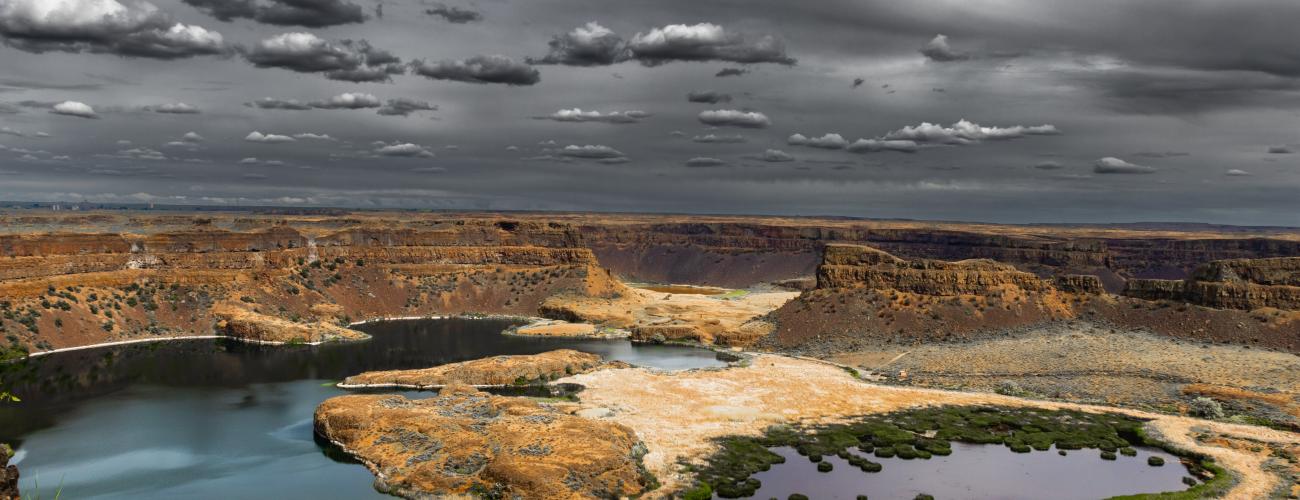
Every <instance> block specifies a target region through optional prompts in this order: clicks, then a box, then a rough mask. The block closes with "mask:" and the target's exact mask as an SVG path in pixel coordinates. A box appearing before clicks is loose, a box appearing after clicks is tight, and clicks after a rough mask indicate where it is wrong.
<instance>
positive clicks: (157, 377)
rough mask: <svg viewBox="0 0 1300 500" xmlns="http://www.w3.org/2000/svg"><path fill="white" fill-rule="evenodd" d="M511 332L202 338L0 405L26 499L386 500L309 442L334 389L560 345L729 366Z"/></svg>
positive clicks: (28, 365)
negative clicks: (272, 342) (385, 374)
mask: <svg viewBox="0 0 1300 500" xmlns="http://www.w3.org/2000/svg"><path fill="white" fill-rule="evenodd" d="M514 324H516V323H514V322H511V321H508V320H493V319H486V320H480V319H438V320H398V321H386V322H375V323H367V324H363V325H358V326H357V327H356V328H357V329H359V330H364V331H366V332H367V333H370V334H371V335H373V336H374V338H373V339H371V340H368V341H364V342H355V343H345V344H327V345H320V346H262V345H251V344H244V343H240V342H234V341H227V340H211V339H207V340H204V339H197V340H183V341H168V342H158V343H148V344H129V345H120V346H110V347H100V348H93V349H85V350H78V351H68V352H62V353H55V354H51V355H47V356H41V357H37V358H32V359H29V360H27V361H25V362H24V363H23V365H22V366H10V367H7V368H6V369H5V371H4V372H3V374H2V376H3V377H4V378H5V380H4V382H5V387H6V388H8V389H9V390H11V391H12V392H13V393H14V394H16V395H18V396H19V397H21V398H22V401H21V402H19V403H14V404H4V405H0V442H5V443H10V444H12V445H14V448H15V449H16V450H17V455H16V456H15V460H16V462H15V463H16V464H17V465H18V466H19V467H20V469H21V471H22V482H21V490H22V492H23V493H24V497H35V496H36V494H37V493H39V494H40V496H41V497H42V498H53V496H54V492H55V491H56V490H57V489H59V487H60V485H62V492H63V495H62V498H69V499H72V498H77V499H79V498H222V499H229V498H314V499H331V498H339V499H353V498H391V497H385V496H383V495H381V494H379V493H377V492H375V491H374V489H373V488H372V487H371V483H372V481H373V477H372V476H371V474H370V472H369V471H367V470H366V469H365V467H363V466H361V465H358V464H353V463H343V462H336V461H334V460H332V459H330V458H329V457H327V456H326V454H325V453H323V452H322V449H321V448H320V446H318V445H317V443H316V442H315V440H314V439H313V437H312V427H311V417H312V412H313V411H315V409H316V405H317V404H319V403H320V402H321V401H323V400H325V399H326V398H329V397H332V396H336V395H339V394H344V393H346V392H345V391H342V390H340V389H337V388H335V387H333V384H334V383H335V382H337V381H338V380H340V379H342V378H343V377H346V376H348V375H353V374H356V373H360V372H363V371H367V370H388V369H403V368H426V367H429V366H434V365H439V364H444V363H451V362H456V361H465V360H469V359H476V358H482V357H486V356H493V355H499V354H534V353H539V352H545V351H549V350H552V349H561V348H569V349H577V350H580V351H585V352H591V353H595V354H600V355H602V356H604V357H605V358H606V359H617V360H622V361H627V362H629V363H632V364H636V365H642V366H652V367H658V368H665V369H684V368H696V367H706V366H722V365H723V364H724V363H723V362H721V361H718V360H717V358H716V356H715V354H714V353H713V352H711V351H708V350H704V349H696V348H690V347H681V346H659V345H634V344H631V343H630V342H628V341H626V340H585V339H556V338H530V337H518V336H507V335H502V334H501V332H502V331H503V330H505V329H506V328H508V327H510V326H512V325H514ZM402 394H406V395H408V396H410V397H425V396H428V395H431V393H411V392H406V393H402ZM38 484H39V486H38Z"/></svg>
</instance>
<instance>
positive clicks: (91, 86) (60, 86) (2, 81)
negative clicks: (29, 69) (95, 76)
mask: <svg viewBox="0 0 1300 500" xmlns="http://www.w3.org/2000/svg"><path fill="white" fill-rule="evenodd" d="M0 85H3V86H5V87H13V88H19V89H32V90H100V89H102V88H104V86H103V85H101V84H98V83H59V82H41V81H34V80H22V79H18V78H0Z"/></svg>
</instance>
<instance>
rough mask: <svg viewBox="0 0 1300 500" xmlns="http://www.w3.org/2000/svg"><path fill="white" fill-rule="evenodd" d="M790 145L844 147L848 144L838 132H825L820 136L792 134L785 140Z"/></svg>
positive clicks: (824, 147)
mask: <svg viewBox="0 0 1300 500" xmlns="http://www.w3.org/2000/svg"><path fill="white" fill-rule="evenodd" d="M785 142H786V143H787V144H790V145H792V146H808V147H811V148H821V149H844V148H845V147H847V146H848V145H849V141H847V140H845V139H844V137H843V136H841V135H840V134H825V135H823V136H821V137H806V136H804V135H803V134H794V135H791V136H790V137H789V138H787V139H786V140H785Z"/></svg>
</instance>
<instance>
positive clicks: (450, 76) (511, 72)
mask: <svg viewBox="0 0 1300 500" xmlns="http://www.w3.org/2000/svg"><path fill="white" fill-rule="evenodd" d="M411 69H412V71H414V72H415V74H417V75H420V76H423V77H425V78H429V79H432V80H450V81H456V82H466V83H478V84H487V83H495V84H503V85H511V86H527V85H536V84H537V82H540V81H541V80H542V77H541V73H539V72H538V71H537V70H536V69H533V67H532V66H531V65H528V64H526V63H522V62H518V61H515V60H514V59H511V58H509V57H506V56H502V55H487V56H474V57H470V58H468V59H461V60H444V61H439V62H435V63H426V62H424V61H415V62H414V63H412V65H411Z"/></svg>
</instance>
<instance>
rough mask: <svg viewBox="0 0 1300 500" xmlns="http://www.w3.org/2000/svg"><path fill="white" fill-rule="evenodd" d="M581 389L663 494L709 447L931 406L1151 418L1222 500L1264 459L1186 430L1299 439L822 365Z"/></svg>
mask: <svg viewBox="0 0 1300 500" xmlns="http://www.w3.org/2000/svg"><path fill="white" fill-rule="evenodd" d="M560 382H573V383H578V384H582V385H584V386H586V387H587V389H586V390H585V391H583V392H582V393H581V399H582V406H584V407H587V408H606V409H609V410H611V414H610V415H609V416H608V417H607V418H608V419H610V420H613V421H616V422H618V423H621V424H624V425H627V426H629V427H631V428H632V429H634V430H635V431H636V433H637V435H638V436H639V437H640V438H641V439H642V440H644V441H645V443H646V445H647V446H648V447H649V449H650V453H649V454H648V455H646V457H645V461H646V465H647V466H648V467H649V468H650V470H651V471H652V472H654V473H655V475H656V476H658V477H659V479H660V480H661V481H662V482H663V484H664V487H663V488H661V489H659V490H657V491H656V493H657V494H659V495H665V494H667V493H669V492H672V491H674V490H675V489H677V488H679V487H681V486H683V485H685V484H687V483H686V481H689V480H690V476H689V475H687V474H683V473H682V472H680V471H679V470H678V469H679V467H677V466H676V465H675V464H676V463H677V462H678V461H679V460H688V461H690V460H699V459H701V458H703V457H705V456H707V455H708V454H709V453H711V452H712V451H713V450H714V446H713V444H712V441H711V439H712V438H716V437H720V436H725V435H733V434H747V435H755V434H758V433H760V432H761V431H762V430H763V429H764V428H766V427H768V426H769V425H772V424H775V423H781V422H798V423H827V422H835V421H842V420H844V419H847V418H851V417H854V416H859V415H864V414H872V413H884V412H890V411H895V410H902V409H908V408H916V407H923V406H935V405H971V404H990V405H1005V406H1030V407H1040V408H1053V409H1059V408H1074V409H1081V410H1085V411H1097V412H1119V413H1125V414H1129V415H1134V416H1137V417H1141V418H1146V419H1151V420H1152V421H1151V423H1150V425H1151V427H1152V428H1153V429H1154V430H1156V431H1158V432H1159V433H1160V434H1161V435H1162V436H1164V437H1165V438H1166V439H1167V440H1168V441H1170V442H1172V443H1174V444H1176V445H1178V446H1181V447H1185V448H1188V449H1191V450H1194V451H1197V452H1201V453H1205V454H1207V455H1210V456H1213V457H1215V459H1216V460H1218V461H1219V463H1221V464H1222V465H1224V466H1226V467H1228V468H1229V469H1231V470H1232V471H1233V472H1234V473H1236V474H1239V475H1240V477H1241V481H1240V482H1239V484H1238V486H1237V487H1236V488H1234V489H1233V490H1232V491H1231V493H1230V495H1228V497H1227V498H1241V499H1248V498H1260V497H1263V496H1266V494H1267V493H1268V492H1270V491H1273V489H1275V488H1276V487H1277V486H1278V484H1279V483H1278V481H1279V478H1278V477H1277V476H1275V475H1273V474H1271V473H1269V472H1266V471H1265V470H1264V469H1263V468H1262V467H1261V465H1262V463H1263V461H1264V458H1263V457H1262V456H1260V455H1258V454H1253V453H1249V452H1246V451H1241V450H1237V449H1230V448H1225V447H1218V446H1209V445H1205V444H1200V443H1198V442H1196V439H1195V437H1194V434H1195V432H1194V431H1193V430H1192V428H1193V427H1197V428H1198V430H1200V429H1201V428H1205V429H1208V430H1209V431H1211V432H1214V433H1216V434H1220V435H1225V436H1232V437H1237V438H1245V439H1250V440H1256V441H1261V442H1266V443H1288V444H1298V443H1300V435H1297V434H1292V433H1287V432H1281V431H1275V430H1271V429H1267V428H1263V427H1253V426H1244V425H1235V424H1226V423H1219V422H1210V421H1203V420H1197V419H1191V418H1186V417H1175V416H1169V415H1159V414H1153V413H1147V412H1140V411H1133V410H1124V409H1117V408H1110V407H1103V406H1092V405H1080V404H1070V403H1056V402H1049V401H1036V400H1028V399H1023V398H1016V397H1009V396H1001V395H997V394H982V393H966V392H953V391H944V390H938V389H918V388H911V387H892V386H882V385H876V384H871V383H868V382H865V381H862V380H859V379H857V378H855V377H853V376H852V375H850V374H849V373H848V372H847V371H846V370H844V369H842V368H840V367H838V366H835V365H832V364H829V363H824V362H818V361H813V360H807V359H796V358H790V357H785V356H777V355H756V356H755V357H754V359H753V362H752V363H751V364H750V365H749V366H746V367H737V368H728V369H722V370H692V371H687V372H662V371H655V370H648V369H642V368H635V369H620V370H603V371H597V372H593V373H587V374H582V375H577V376H573V377H568V378H565V379H561V380H560Z"/></svg>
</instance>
